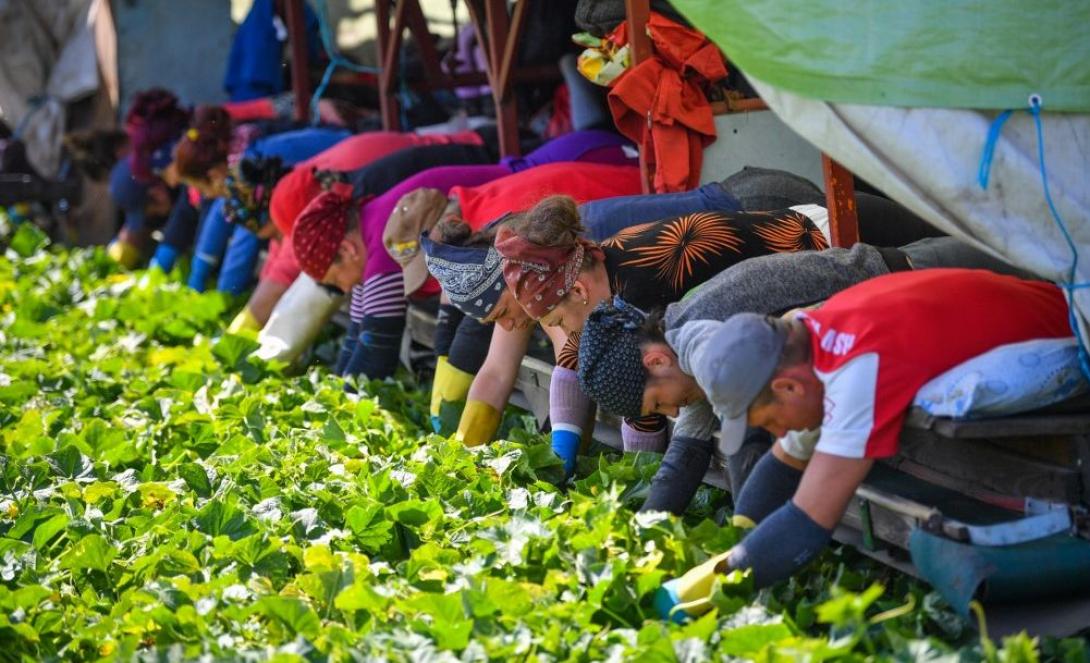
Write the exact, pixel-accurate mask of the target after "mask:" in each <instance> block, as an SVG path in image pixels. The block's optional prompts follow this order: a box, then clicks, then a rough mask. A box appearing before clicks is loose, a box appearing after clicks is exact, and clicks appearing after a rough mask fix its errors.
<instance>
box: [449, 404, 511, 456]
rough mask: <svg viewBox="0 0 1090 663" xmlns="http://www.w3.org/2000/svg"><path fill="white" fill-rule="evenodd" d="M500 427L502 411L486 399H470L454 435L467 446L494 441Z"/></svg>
mask: <svg viewBox="0 0 1090 663" xmlns="http://www.w3.org/2000/svg"><path fill="white" fill-rule="evenodd" d="M499 427H500V412H499V410H497V409H496V408H494V407H492V406H491V405H489V404H488V403H485V402H484V401H469V402H467V403H466V409H465V410H463V411H462V420H461V421H460V422H458V432H457V433H455V435H454V437H455V438H456V439H457V440H458V441H460V442H462V443H463V444H465V445H466V446H467V447H475V446H477V445H479V444H486V443H488V442H491V441H492V438H493V437H494V436H495V435H496V430H498V429H499Z"/></svg>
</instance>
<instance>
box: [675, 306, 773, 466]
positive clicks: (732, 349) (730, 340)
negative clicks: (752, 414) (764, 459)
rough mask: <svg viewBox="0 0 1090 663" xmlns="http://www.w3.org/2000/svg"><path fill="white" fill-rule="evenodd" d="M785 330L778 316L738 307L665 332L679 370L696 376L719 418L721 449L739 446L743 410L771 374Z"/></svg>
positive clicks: (729, 450) (742, 436) (726, 450)
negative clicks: (722, 318) (723, 316)
mask: <svg viewBox="0 0 1090 663" xmlns="http://www.w3.org/2000/svg"><path fill="white" fill-rule="evenodd" d="M787 331H788V326H787V323H786V322H784V321H783V320H780V319H779V318H774V317H770V316H764V315H758V314H756V313H739V314H737V315H733V316H731V317H730V318H729V319H728V320H727V321H726V322H710V321H706V320H697V321H692V322H687V323H685V324H684V325H682V326H681V327H680V328H678V329H675V330H671V331H668V332H667V333H666V340H667V342H668V343H670V346H671V347H672V348H674V351H675V352H677V353H678V359H679V363H680V365H681V368H682V370H684V371H686V372H687V373H689V374H690V375H692V376H693V377H694V378H696V382H697V384H699V385H700V388H701V389H702V390H703V391H704V394H705V396H707V398H708V402H709V403H711V405H712V408H713V409H714V410H715V413H716V414H717V415H718V416H719V418H720V421H721V425H722V428H721V430H720V440H719V448H720V449H722V450H723V452H724V453H727V454H732V453H735V452H736V451H738V448H739V447H741V446H742V441H743V440H744V439H745V433H746V413H747V411H748V410H749V406H750V405H752V404H753V400H754V399H755V398H757V394H759V393H761V389H763V388H764V386H765V385H766V384H768V381H769V380H770V379H772V376H773V374H775V372H776V366H777V364H779V362H780V355H781V353H782V352H783V346H784V343H785V342H786V340H787Z"/></svg>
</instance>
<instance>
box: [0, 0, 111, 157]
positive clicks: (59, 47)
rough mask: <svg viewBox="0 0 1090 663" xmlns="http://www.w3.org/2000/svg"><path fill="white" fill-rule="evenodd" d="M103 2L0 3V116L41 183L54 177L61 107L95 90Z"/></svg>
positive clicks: (62, 121)
mask: <svg viewBox="0 0 1090 663" xmlns="http://www.w3.org/2000/svg"><path fill="white" fill-rule="evenodd" d="M104 1H105V0H77V1H74V2H63V3H62V2H54V3H43V2H31V1H28V0H0V116H2V117H3V118H4V121H5V122H7V123H8V124H9V125H10V126H11V127H12V128H13V129H16V130H18V132H19V135H20V137H21V138H22V139H23V140H24V141H25V142H26V145H27V158H28V159H29V160H30V163H31V165H33V166H34V167H35V168H36V169H37V170H38V172H39V173H40V174H42V175H43V176H45V177H53V176H54V175H56V172H57V168H58V165H59V163H60V151H61V138H62V136H63V134H64V130H65V117H66V112H65V104H67V103H68V102H71V101H75V100H77V99H80V98H82V97H84V96H87V95H89V94H91V93H92V92H94V91H95V90H97V89H98V85H99V79H98V67H97V63H98V56H97V52H96V48H95V30H94V27H95V17H96V16H98V15H99V10H100V8H101V3H103V2H104Z"/></svg>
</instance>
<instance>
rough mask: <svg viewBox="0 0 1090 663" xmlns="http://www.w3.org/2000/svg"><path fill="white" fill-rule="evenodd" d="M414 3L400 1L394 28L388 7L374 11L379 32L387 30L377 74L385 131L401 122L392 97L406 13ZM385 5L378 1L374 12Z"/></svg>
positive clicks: (383, 2) (393, 129)
mask: <svg viewBox="0 0 1090 663" xmlns="http://www.w3.org/2000/svg"><path fill="white" fill-rule="evenodd" d="M414 2H416V0H402V2H399V3H398V5H397V11H396V12H395V13H394V27H393V29H390V28H389V25H390V23H389V7H388V6H387V7H385V10H384V11H382V10H380V11H376V12H375V15H376V16H378V18H379V31H380V33H381V30H382V26H384V25H385V26H386V28H387V30H389V32H388V34H387V35H386V46H385V50H384V52H383V53H381V56H382V59H381V60H380V61H379V62H380V64H381V66H382V71H381V72H380V73H379V89H378V91H379V104H380V106H381V109H382V128H383V129H386V130H387V131H397V130H398V129H399V128H400V125H401V122H400V120H399V117H398V109H397V100H396V98H395V96H394V87H395V82H396V80H397V70H398V64H399V62H400V57H401V40H402V36H403V33H404V32H405V21H406V13H407V12H408V8H409V5H410V4H412V3H414ZM384 5H386V0H379V3H378V5H377V6H376V10H378V8H379V7H383V6H384Z"/></svg>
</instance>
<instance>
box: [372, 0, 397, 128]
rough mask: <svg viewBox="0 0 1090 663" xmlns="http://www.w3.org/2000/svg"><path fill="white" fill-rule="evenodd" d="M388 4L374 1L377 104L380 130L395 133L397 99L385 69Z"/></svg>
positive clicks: (377, 0) (388, 20)
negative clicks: (380, 118)
mask: <svg viewBox="0 0 1090 663" xmlns="http://www.w3.org/2000/svg"><path fill="white" fill-rule="evenodd" d="M390 2H391V0H375V21H376V23H377V24H378V25H377V29H376V32H375V47H376V50H377V51H378V65H379V67H381V69H380V70H379V75H378V103H379V112H380V114H381V116H382V128H383V129H385V130H386V131H397V129H398V126H399V125H400V123H399V122H398V115H399V112H398V107H397V98H396V97H394V96H393V92H392V91H391V90H392V87H393V83H392V75H391V72H390V71H388V70H387V69H386V66H387V65H386V51H387V48H388V46H389V45H390ZM396 62H397V61H396V60H395V61H394V66H396Z"/></svg>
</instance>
